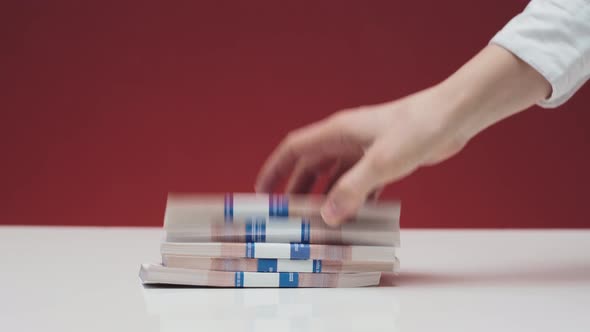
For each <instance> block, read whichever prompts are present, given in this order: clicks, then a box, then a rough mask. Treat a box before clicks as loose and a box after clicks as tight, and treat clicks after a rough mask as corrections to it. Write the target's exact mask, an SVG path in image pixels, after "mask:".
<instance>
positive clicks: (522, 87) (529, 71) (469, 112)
mask: <svg viewBox="0 0 590 332" xmlns="http://www.w3.org/2000/svg"><path fill="white" fill-rule="evenodd" d="M435 89H436V90H437V92H436V93H437V94H438V98H439V100H442V101H444V103H445V104H447V105H448V106H447V107H446V110H447V111H446V112H447V113H446V115H445V119H446V121H448V122H450V123H452V124H454V125H455V127H456V128H455V130H457V131H459V132H460V133H461V135H462V136H464V137H465V139H466V140H469V139H471V138H472V137H473V136H475V135H477V134H478V133H479V132H481V131H483V130H484V129H486V128H487V127H489V126H491V125H493V124H495V123H497V122H499V121H501V120H503V119H505V118H507V117H510V116H512V115H514V114H516V113H519V112H521V111H523V110H525V109H527V108H529V107H530V106H532V105H534V104H535V103H537V102H539V101H540V100H542V99H544V98H545V97H546V96H548V95H549V94H550V93H551V85H550V84H549V83H548V82H547V81H546V80H545V79H544V78H543V77H542V76H541V75H540V74H539V73H538V72H537V71H536V70H535V69H534V68H532V67H531V66H529V65H528V64H527V63H525V62H523V61H522V60H520V59H518V58H517V57H516V56H514V55H513V54H512V53H510V52H509V51H507V50H505V49H503V48H501V47H499V46H496V45H489V46H487V47H486V48H484V49H483V50H482V51H481V52H480V53H479V54H477V55H476V56H475V57H474V58H473V59H471V60H470V61H469V62H467V63H466V64H465V65H464V66H463V67H461V68H460V69H459V70H458V71H457V72H455V73H454V74H453V75H451V76H450V77H449V78H447V79H446V80H444V81H443V82H441V83H440V84H438V85H437V86H436V87H435Z"/></svg>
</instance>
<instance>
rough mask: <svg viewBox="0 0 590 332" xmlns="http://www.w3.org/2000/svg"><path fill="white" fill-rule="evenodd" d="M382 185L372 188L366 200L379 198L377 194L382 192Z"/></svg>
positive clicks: (374, 200) (379, 194)
mask: <svg viewBox="0 0 590 332" xmlns="http://www.w3.org/2000/svg"><path fill="white" fill-rule="evenodd" d="M383 188H384V187H383V186H381V187H379V188H377V189H375V190H373V191H372V192H371V193H370V194H369V197H367V200H368V201H373V202H376V201H377V200H379V196H381V193H382V192H383Z"/></svg>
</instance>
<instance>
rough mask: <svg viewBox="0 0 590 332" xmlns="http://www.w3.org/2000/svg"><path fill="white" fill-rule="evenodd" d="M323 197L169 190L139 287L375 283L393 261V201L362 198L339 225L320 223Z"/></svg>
mask: <svg viewBox="0 0 590 332" xmlns="http://www.w3.org/2000/svg"><path fill="white" fill-rule="evenodd" d="M324 199H325V198H324V196H314V195H289V196H287V195H275V194H248V193H234V194H225V195H201V194H170V195H169V196H168V201H167V205H166V212H165V217H164V230H165V240H164V242H163V243H162V244H161V255H162V262H161V263H160V264H143V265H142V266H141V268H140V273H139V276H140V278H141V280H142V282H143V283H144V284H177V285H194V286H209V287H237V288H242V287H362V286H376V285H378V284H379V280H380V277H381V273H382V272H396V270H397V268H398V266H399V261H398V259H397V258H396V255H395V248H396V247H399V244H400V237H399V217H400V204H399V202H397V201H389V202H387V201H382V202H375V203H366V204H365V205H364V206H363V207H362V208H361V209H360V210H359V211H358V213H357V215H356V216H355V217H354V218H352V219H351V220H349V221H348V222H347V223H345V224H343V225H341V226H338V227H331V226H328V225H326V224H325V223H324V221H323V220H322V217H321V215H320V207H321V206H322V203H323V202H324Z"/></svg>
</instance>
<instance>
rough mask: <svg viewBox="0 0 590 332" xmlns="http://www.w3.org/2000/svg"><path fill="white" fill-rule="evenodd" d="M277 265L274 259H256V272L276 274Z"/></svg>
mask: <svg viewBox="0 0 590 332" xmlns="http://www.w3.org/2000/svg"><path fill="white" fill-rule="evenodd" d="M277 263H278V261H277V260H276V259H262V258H260V259H258V268H257V271H258V272H277Z"/></svg>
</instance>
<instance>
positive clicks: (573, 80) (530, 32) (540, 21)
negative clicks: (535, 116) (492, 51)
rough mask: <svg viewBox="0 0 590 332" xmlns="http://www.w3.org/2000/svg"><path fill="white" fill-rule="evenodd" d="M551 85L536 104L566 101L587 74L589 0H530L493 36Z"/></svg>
mask: <svg viewBox="0 0 590 332" xmlns="http://www.w3.org/2000/svg"><path fill="white" fill-rule="evenodd" d="M491 43H494V44H497V45H499V46H501V47H503V48H505V49H507V50H508V51H510V52H512V53H513V54H514V55H516V56H517V57H519V58H520V59H522V60H523V61H524V62H526V63H528V64H529V65H530V66H532V67H533V68H535V69H536V70H537V71H538V72H539V73H540V74H541V75H543V76H544V77H545V79H547V81H548V82H549V83H550V84H551V87H552V88H553V92H552V94H551V96H550V97H549V98H548V99H546V100H543V101H541V102H539V106H542V107H546V108H551V107H557V106H559V105H561V104H563V103H565V102H566V101H567V100H568V99H569V98H570V97H571V96H572V95H573V94H574V93H575V92H576V91H577V90H578V89H579V88H580V87H581V86H582V85H583V84H584V83H585V82H586V81H587V80H588V78H590V0H532V1H531V2H530V3H529V4H528V6H527V7H526V8H525V10H524V11H523V12H522V13H520V14H519V15H518V16H516V17H514V18H513V19H512V20H511V21H510V22H508V24H507V25H506V26H505V27H504V28H503V29H502V30H501V31H500V32H498V33H497V34H496V36H494V38H492V40H491Z"/></svg>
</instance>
